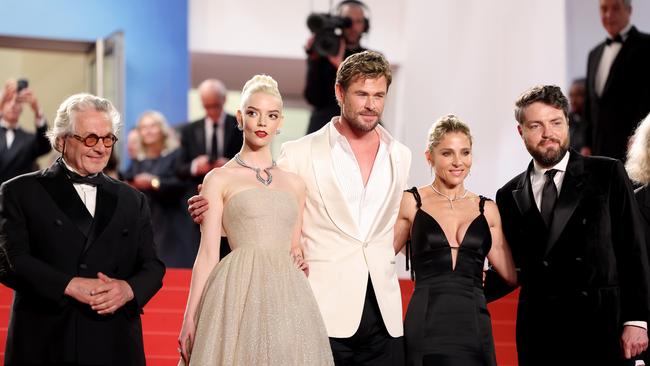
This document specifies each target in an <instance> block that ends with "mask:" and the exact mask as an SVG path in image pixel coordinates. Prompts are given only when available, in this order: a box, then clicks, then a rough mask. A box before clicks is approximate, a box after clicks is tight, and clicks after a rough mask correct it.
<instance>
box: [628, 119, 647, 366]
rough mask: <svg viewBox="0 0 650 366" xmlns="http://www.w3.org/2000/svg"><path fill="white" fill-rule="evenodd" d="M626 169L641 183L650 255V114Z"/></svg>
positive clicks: (634, 137)
mask: <svg viewBox="0 0 650 366" xmlns="http://www.w3.org/2000/svg"><path fill="white" fill-rule="evenodd" d="M625 169H626V170H627V173H628V174H629V176H630V179H632V181H633V182H635V183H637V184H639V185H640V186H639V188H637V189H636V190H635V191H634V195H635V197H636V200H637V203H638V204H639V209H640V210H641V217H642V218H643V223H644V225H643V227H644V228H645V239H646V248H647V249H649V250H648V255H649V256H650V188H649V184H650V114H649V115H647V116H646V117H645V118H644V119H643V121H641V123H639V126H638V127H637V128H636V130H635V132H634V135H632V144H631V146H630V149H629V150H628V152H627V160H626V162H625ZM645 363H646V364H647V365H650V354H649V353H648V352H647V351H646V353H645Z"/></svg>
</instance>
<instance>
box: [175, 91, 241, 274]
mask: <svg viewBox="0 0 650 366" xmlns="http://www.w3.org/2000/svg"><path fill="white" fill-rule="evenodd" d="M198 92H199V97H200V98H201V104H202V105H203V109H204V110H205V117H203V118H201V119H198V120H196V121H193V122H191V123H189V124H186V125H184V126H183V127H182V128H181V129H180V136H181V147H180V148H181V154H180V158H179V163H178V165H177V169H176V170H177V173H178V175H179V176H180V177H181V178H182V179H186V180H188V181H189V182H191V187H189V194H188V196H191V195H194V194H196V193H197V186H198V185H199V184H201V183H202V182H203V178H204V177H205V175H206V174H207V173H208V172H209V171H210V170H212V169H213V168H218V167H220V166H222V165H223V164H225V163H226V162H228V160H230V159H232V158H233V157H234V156H235V154H237V152H239V150H240V149H241V147H242V144H243V143H244V137H243V135H242V132H241V131H239V130H238V129H237V120H236V119H235V116H233V115H231V114H228V113H226V111H225V110H224V109H223V107H224V105H225V103H226V92H227V90H226V86H225V84H224V83H223V82H222V81H221V80H218V79H206V80H204V81H202V82H201V84H199V87H198ZM200 241H201V233H200V231H199V227H198V225H195V228H194V231H193V240H192V242H193V243H195V246H194V247H193V248H191V250H190V251H189V252H188V253H187V255H186V257H187V258H183V259H179V261H180V262H185V265H184V266H183V267H192V263H194V258H195V257H196V253H197V250H198V245H199V242H200ZM219 252H220V256H221V258H223V257H224V256H226V255H227V254H228V253H230V246H229V244H228V240H227V239H226V238H225V237H224V238H223V239H222V240H221V248H220V251H219Z"/></svg>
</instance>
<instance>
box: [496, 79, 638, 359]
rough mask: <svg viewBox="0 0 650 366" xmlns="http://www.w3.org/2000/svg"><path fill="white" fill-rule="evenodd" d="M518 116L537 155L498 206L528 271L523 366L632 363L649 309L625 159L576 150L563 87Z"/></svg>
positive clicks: (549, 89) (534, 98) (535, 94)
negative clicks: (571, 137)
mask: <svg viewBox="0 0 650 366" xmlns="http://www.w3.org/2000/svg"><path fill="white" fill-rule="evenodd" d="M515 116H516V119H517V121H518V122H519V125H518V126H517V128H518V130H519V134H520V135H521V137H522V140H523V141H524V144H525V146H526V149H527V150H528V152H529V153H530V155H531V156H532V157H533V161H532V162H531V163H530V165H529V166H528V169H527V170H526V171H525V172H523V173H521V174H520V175H518V176H517V177H515V178H513V179H512V180H511V181H510V182H508V183H507V184H506V185H504V186H503V187H502V188H501V189H499V191H498V192H497V204H498V206H499V210H500V211H501V215H502V217H503V230H504V233H505V236H506V239H507V240H508V243H509V244H510V247H511V248H512V254H513V257H514V260H515V264H516V266H517V267H518V268H519V270H520V274H519V280H520V285H521V292H520V295H519V305H518V311H517V312H518V314H517V352H518V354H519V364H520V365H522V366H527V365H556V364H566V365H569V364H570V365H578V364H581V365H623V364H626V363H625V362H624V357H625V358H628V359H629V358H631V357H635V356H638V355H639V353H641V352H643V351H644V350H645V349H646V347H647V344H648V336H647V331H646V329H647V322H646V319H647V316H648V309H649V308H650V306H649V304H648V260H647V256H646V250H645V243H644V240H643V238H644V236H643V229H642V227H641V226H640V216H639V212H638V207H637V204H636V201H635V199H634V195H633V191H632V187H631V185H630V182H629V180H628V178H627V175H626V173H625V170H624V168H623V164H622V163H621V162H620V161H618V160H614V159H610V158H603V157H583V156H582V155H580V154H578V153H577V152H575V151H573V150H571V151H570V152H568V148H569V138H568V130H569V128H568V127H569V126H568V123H567V118H568V101H567V99H566V97H565V96H564V95H563V94H562V92H561V90H560V88H558V87H557V86H549V85H547V86H537V87H534V88H532V89H530V90H528V91H526V92H525V93H524V94H523V95H522V96H521V97H520V98H519V99H518V100H517V103H516V108H515ZM628 362H629V361H628Z"/></svg>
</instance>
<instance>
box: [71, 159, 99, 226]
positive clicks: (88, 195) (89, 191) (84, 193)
mask: <svg viewBox="0 0 650 366" xmlns="http://www.w3.org/2000/svg"><path fill="white" fill-rule="evenodd" d="M63 164H65V166H66V167H67V168H68V169H70V171H72V172H75V173H77V174H79V172H78V171H76V170H75V169H73V168H72V167H71V166H70V165H69V164H68V163H66V162H65V159H63ZM72 186H74V189H75V190H76V191H77V194H79V198H81V202H83V203H84V206H86V209H87V210H88V212H89V213H90V216H92V217H95V205H96V204H97V187H96V186H93V185H91V184H85V183H72Z"/></svg>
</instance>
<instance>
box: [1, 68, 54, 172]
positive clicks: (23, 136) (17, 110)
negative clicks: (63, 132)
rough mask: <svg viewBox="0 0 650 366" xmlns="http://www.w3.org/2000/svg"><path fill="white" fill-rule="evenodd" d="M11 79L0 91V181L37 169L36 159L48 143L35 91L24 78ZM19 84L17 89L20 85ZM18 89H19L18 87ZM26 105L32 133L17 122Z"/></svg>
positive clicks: (47, 146)
mask: <svg viewBox="0 0 650 366" xmlns="http://www.w3.org/2000/svg"><path fill="white" fill-rule="evenodd" d="M20 84H21V85H19V83H18V81H16V80H13V79H10V80H8V81H7V82H6V83H5V88H4V91H3V94H2V98H0V100H1V101H2V102H1V103H0V104H1V111H2V112H1V113H2V114H1V116H0V184H1V183H2V182H6V181H8V180H9V179H11V178H13V177H15V176H18V175H20V174H24V173H29V172H32V171H34V170H37V169H38V166H37V164H36V159H37V158H38V157H40V156H42V155H45V154H47V153H48V152H50V150H51V146H50V143H49V141H48V140H47V137H46V136H45V133H46V132H47V121H46V120H45V116H44V115H43V111H42V110H41V108H40V105H39V104H38V99H37V98H36V95H35V93H34V92H33V91H32V90H31V88H29V87H28V86H26V85H27V84H26V81H25V80H24V79H21V83H20ZM19 86H20V88H19ZM19 89H20V90H19ZM24 104H27V105H29V107H30V108H31V110H32V112H33V113H34V125H35V126H36V132H35V133H29V132H27V131H25V130H23V129H22V128H21V127H20V126H19V125H18V121H19V119H20V116H21V114H22V113H23V105H24Z"/></svg>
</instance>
